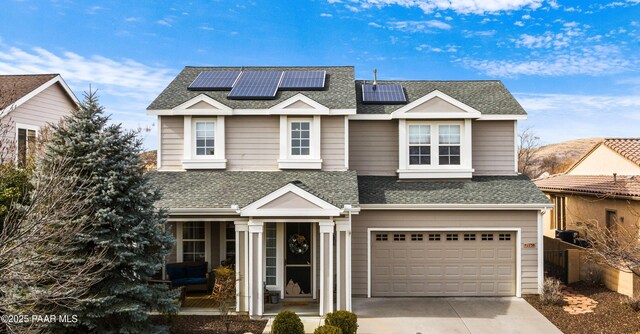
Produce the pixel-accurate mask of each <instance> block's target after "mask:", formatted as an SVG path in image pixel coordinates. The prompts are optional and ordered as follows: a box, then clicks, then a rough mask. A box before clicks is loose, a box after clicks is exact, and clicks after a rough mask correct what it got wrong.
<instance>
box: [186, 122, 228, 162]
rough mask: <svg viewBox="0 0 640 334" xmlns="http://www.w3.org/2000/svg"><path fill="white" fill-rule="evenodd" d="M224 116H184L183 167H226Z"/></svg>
mask: <svg viewBox="0 0 640 334" xmlns="http://www.w3.org/2000/svg"><path fill="white" fill-rule="evenodd" d="M224 124H225V122H224V116H217V117H195V116H184V136H185V137H184V159H183V160H182V166H183V168H184V169H224V168H226V162H227V160H226V159H225V143H224V132H225V129H224Z"/></svg>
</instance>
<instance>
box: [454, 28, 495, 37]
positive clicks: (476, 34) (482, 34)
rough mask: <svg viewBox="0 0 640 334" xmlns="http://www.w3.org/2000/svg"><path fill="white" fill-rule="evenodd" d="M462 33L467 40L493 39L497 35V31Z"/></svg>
mask: <svg viewBox="0 0 640 334" xmlns="http://www.w3.org/2000/svg"><path fill="white" fill-rule="evenodd" d="M462 33H463V34H464V37H466V38H473V37H491V36H493V35H495V34H496V33H497V31H496V30H480V31H471V30H463V31H462Z"/></svg>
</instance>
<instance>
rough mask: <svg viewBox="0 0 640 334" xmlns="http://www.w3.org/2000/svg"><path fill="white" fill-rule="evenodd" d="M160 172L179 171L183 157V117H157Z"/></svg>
mask: <svg viewBox="0 0 640 334" xmlns="http://www.w3.org/2000/svg"><path fill="white" fill-rule="evenodd" d="M159 117H160V123H161V128H162V129H161V131H160V139H159V140H160V149H161V152H160V159H161V162H160V164H161V166H160V170H181V169H182V158H183V157H184V153H183V152H184V117H183V116H159Z"/></svg>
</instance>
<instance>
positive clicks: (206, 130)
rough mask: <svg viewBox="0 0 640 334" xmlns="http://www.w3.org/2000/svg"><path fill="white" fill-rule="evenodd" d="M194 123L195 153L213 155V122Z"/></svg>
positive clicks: (214, 127) (214, 124) (214, 125)
mask: <svg viewBox="0 0 640 334" xmlns="http://www.w3.org/2000/svg"><path fill="white" fill-rule="evenodd" d="M195 123H196V155H197V156H207V155H215V129H216V123H215V122H210V121H206V122H195Z"/></svg>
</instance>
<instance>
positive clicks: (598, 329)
mask: <svg viewBox="0 0 640 334" xmlns="http://www.w3.org/2000/svg"><path fill="white" fill-rule="evenodd" d="M569 286H570V287H573V289H574V290H575V292H577V293H580V294H583V295H585V296H587V297H589V298H592V299H595V300H596V301H597V302H598V306H597V307H596V309H595V310H594V313H587V314H580V315H570V314H569V313H567V312H565V311H564V310H563V309H562V306H555V305H542V304H541V303H540V299H539V296H538V295H526V296H524V298H525V299H526V300H527V302H529V304H531V305H532V306H533V307H535V308H536V309H537V310H538V311H539V312H540V313H542V314H543V315H544V316H545V317H547V319H549V320H550V321H551V322H552V323H553V324H554V325H556V327H558V328H559V329H560V330H561V331H562V332H563V333H565V334H605V333H612V334H614V333H615V334H623V333H625V334H626V333H640V312H635V311H634V310H633V309H631V307H629V306H628V305H626V304H624V303H622V302H621V301H622V300H624V298H626V296H624V295H621V294H619V293H617V292H613V291H611V290H608V289H607V288H605V287H594V286H589V285H587V284H584V283H575V284H570V285H569Z"/></svg>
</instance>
